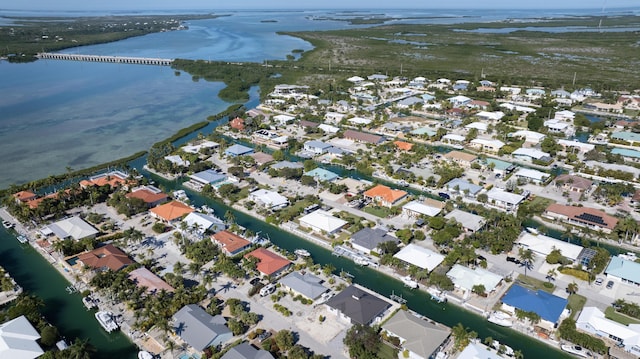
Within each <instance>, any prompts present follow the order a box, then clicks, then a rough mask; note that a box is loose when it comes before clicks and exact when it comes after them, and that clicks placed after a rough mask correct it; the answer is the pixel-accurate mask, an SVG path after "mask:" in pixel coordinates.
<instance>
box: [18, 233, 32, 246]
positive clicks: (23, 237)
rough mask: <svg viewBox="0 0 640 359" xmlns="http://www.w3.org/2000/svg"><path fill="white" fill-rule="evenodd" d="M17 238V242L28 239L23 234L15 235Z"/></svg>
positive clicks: (25, 241) (24, 241) (23, 241)
mask: <svg viewBox="0 0 640 359" xmlns="http://www.w3.org/2000/svg"><path fill="white" fill-rule="evenodd" d="M16 238H17V239H18V242H20V243H23V244H24V243H27V242H28V241H29V238H27V237H26V236H25V235H22V234H20V235H18V237H16Z"/></svg>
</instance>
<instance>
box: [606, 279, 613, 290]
mask: <svg viewBox="0 0 640 359" xmlns="http://www.w3.org/2000/svg"><path fill="white" fill-rule="evenodd" d="M611 288H613V281H612V280H610V281H608V282H607V289H611Z"/></svg>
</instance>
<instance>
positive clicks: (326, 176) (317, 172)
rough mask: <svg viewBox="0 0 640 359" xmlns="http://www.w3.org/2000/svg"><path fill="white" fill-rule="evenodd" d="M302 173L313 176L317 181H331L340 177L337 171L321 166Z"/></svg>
mask: <svg viewBox="0 0 640 359" xmlns="http://www.w3.org/2000/svg"><path fill="white" fill-rule="evenodd" d="M304 175H305V176H309V177H313V178H314V179H315V180H316V181H318V182H333V181H335V180H337V179H338V178H340V176H338V174H337V173H333V172H331V171H329V170H325V169H324V168H321V167H316V168H314V169H312V170H311V171H307V172H305V173H304Z"/></svg>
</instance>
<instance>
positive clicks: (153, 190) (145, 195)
mask: <svg viewBox="0 0 640 359" xmlns="http://www.w3.org/2000/svg"><path fill="white" fill-rule="evenodd" d="M125 197H127V198H137V199H139V200H142V201H143V202H144V203H145V204H146V205H147V208H152V207H155V206H157V205H159V204H162V203H164V202H166V201H167V199H168V198H169V196H168V195H167V194H166V193H164V192H162V190H161V189H160V188H157V187H154V186H149V185H146V186H140V187H137V188H134V189H132V190H131V192H130V193H127V194H126V195H125Z"/></svg>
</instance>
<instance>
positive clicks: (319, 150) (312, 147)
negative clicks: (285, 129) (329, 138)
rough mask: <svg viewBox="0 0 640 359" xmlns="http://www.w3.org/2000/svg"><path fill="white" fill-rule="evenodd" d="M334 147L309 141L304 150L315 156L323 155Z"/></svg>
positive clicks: (320, 142)
mask: <svg viewBox="0 0 640 359" xmlns="http://www.w3.org/2000/svg"><path fill="white" fill-rule="evenodd" d="M330 147H332V146H331V145H330V144H328V143H324V142H322V141H316V140H313V141H307V142H305V143H304V146H303V149H304V150H305V151H307V152H310V153H313V155H321V154H323V153H325V152H327V149H329V148H330Z"/></svg>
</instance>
